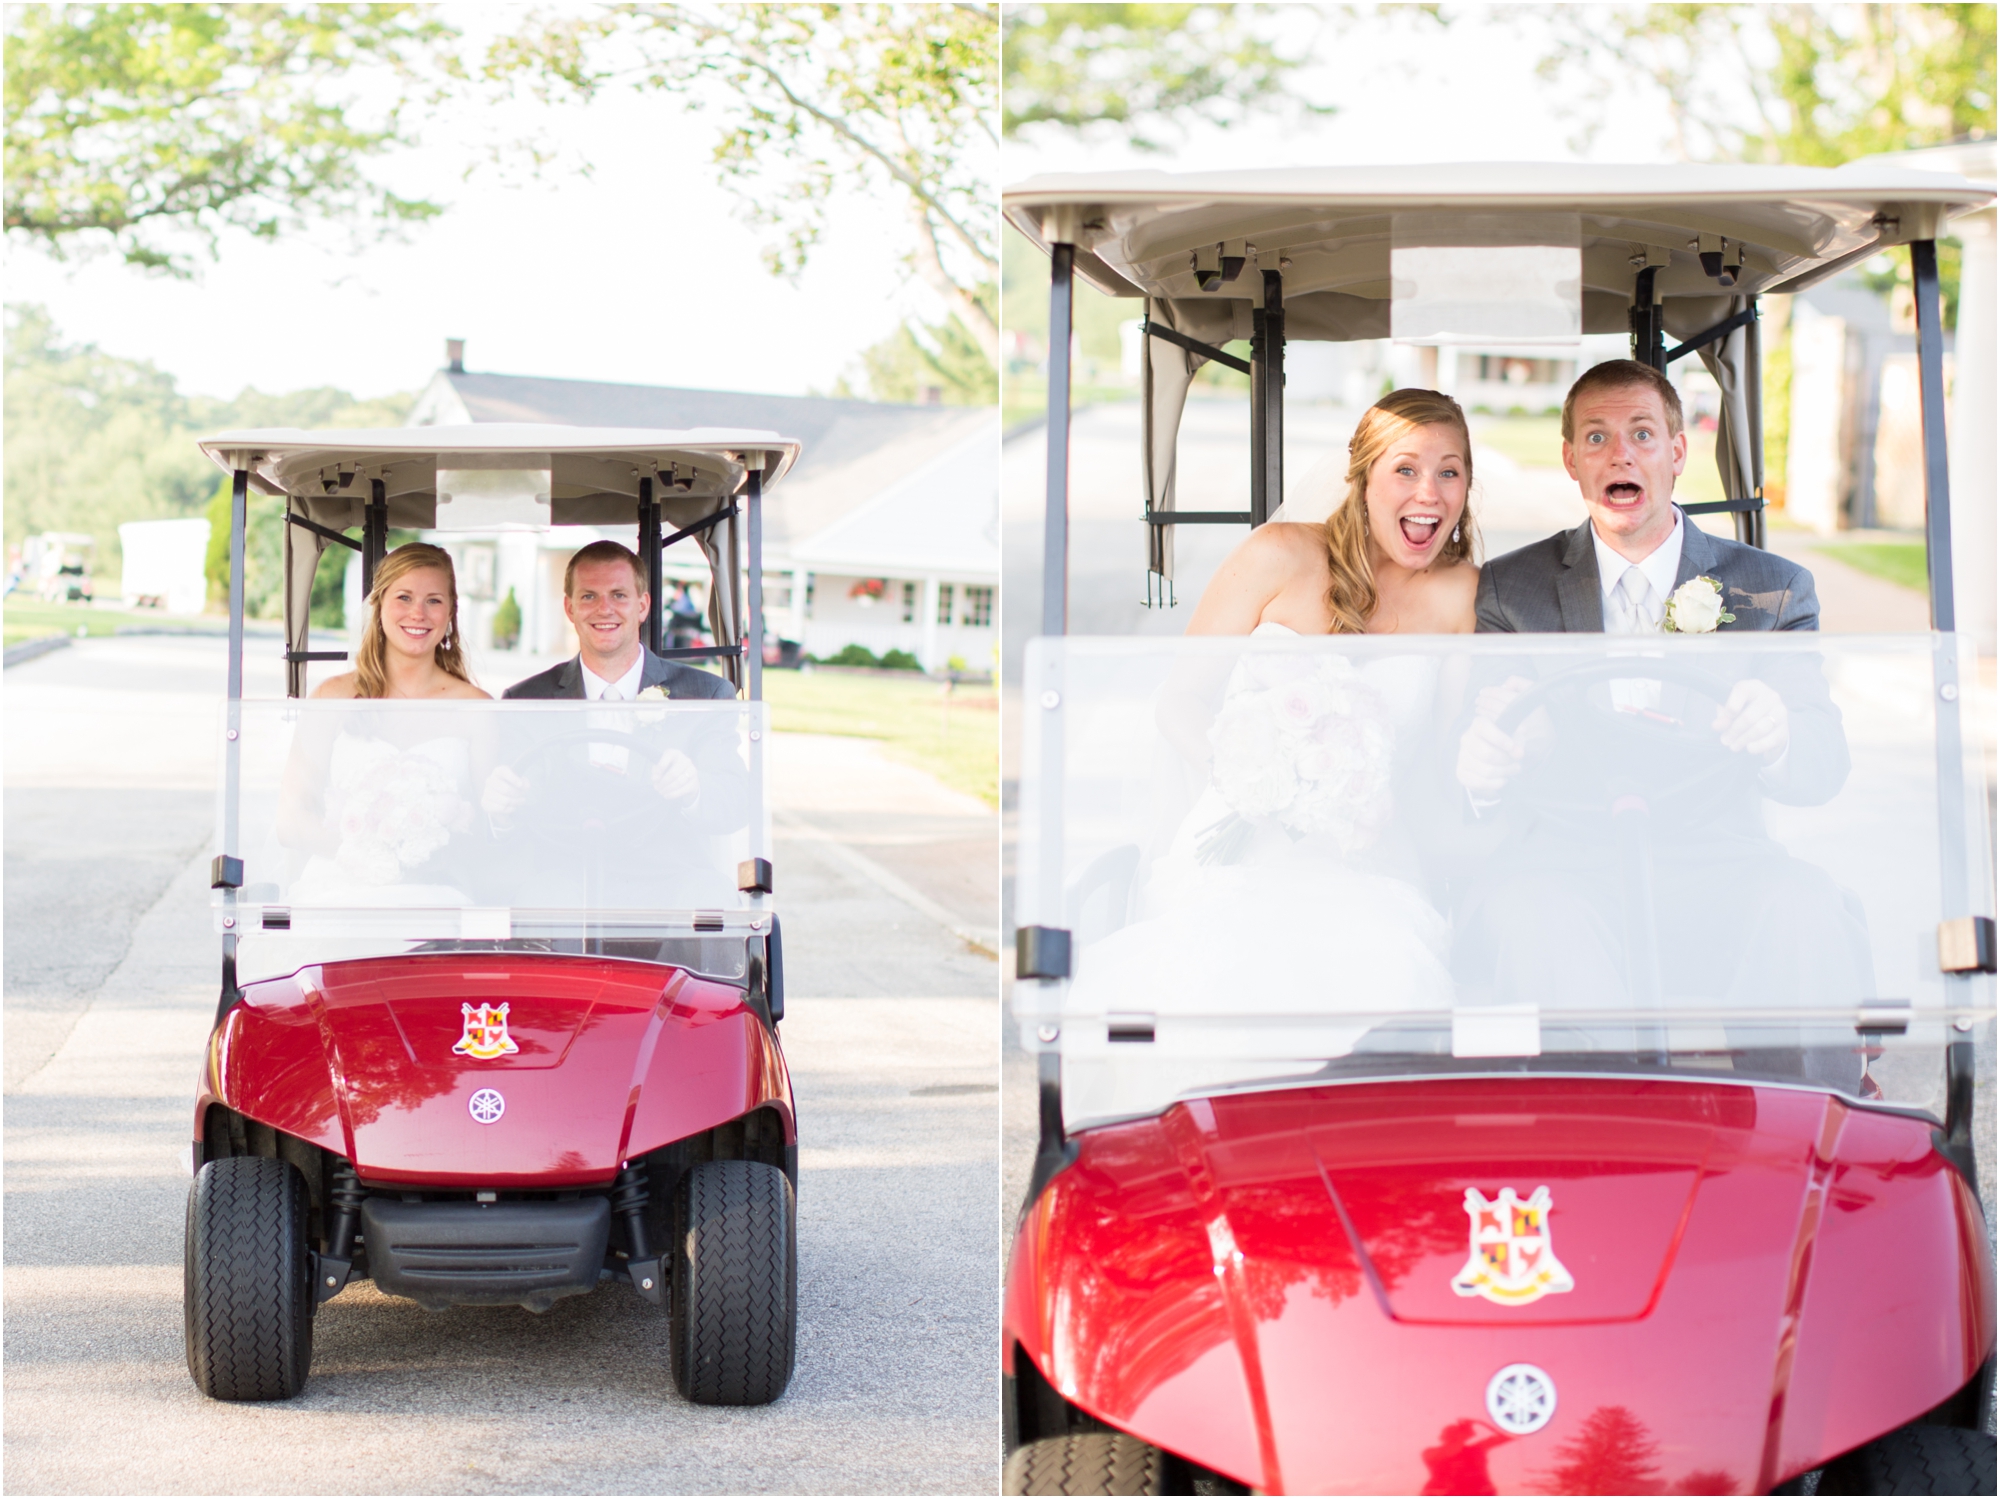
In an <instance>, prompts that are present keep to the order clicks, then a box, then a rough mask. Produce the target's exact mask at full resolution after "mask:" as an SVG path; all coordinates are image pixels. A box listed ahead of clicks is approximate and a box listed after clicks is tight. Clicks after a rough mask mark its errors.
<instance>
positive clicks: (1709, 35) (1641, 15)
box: [1533, 4, 1994, 166]
mask: <svg viewBox="0 0 2000 1499" xmlns="http://www.w3.org/2000/svg"><path fill="white" fill-rule="evenodd" d="M1533 24H1545V25H1546V26H1548V27H1549V28H1550V40H1549V46H1548V49H1547V51H1546V53H1545V55H1544V57H1543V60H1542V64H1541V72H1542V75H1543V77H1544V78H1545V79H1547V80H1548V81H1550V82H1551V83H1554V84H1556V85H1558V86H1559V87H1561V88H1562V89H1563V90H1564V92H1565V93H1566V94H1568V95H1570V96H1571V97H1577V96H1579V95H1580V96H1581V97H1582V99H1583V101H1584V103H1583V113H1584V115H1585V119H1586V136H1588V135H1589V134H1590V133H1592V132H1594V129H1595V123H1594V122H1593V121H1592V119H1591V117H1592V116H1593V115H1595V114H1598V113H1599V112H1601V111H1602V110H1604V109H1606V108H1608V107H1623V106H1624V105H1626V104H1627V103H1628V102H1629V100H1630V97H1631V93H1632V89H1633V87H1634V86H1635V85H1649V86H1650V87H1651V88H1653V89H1654V90H1656V91H1657V92H1659V93H1660V94H1662V95H1664V97H1665V99H1666V102H1667V106H1668V111H1669V116H1670V118H1671V120H1672V122H1673V132H1674V133H1673V140H1672V143H1671V144H1672V149H1673V151H1674V153H1675V154H1676V155H1677V156H1679V157H1680V158H1681V159H1683V160H1708V161H1750V162H1774V163H1775V162H1789V163H1795V164H1798V165H1801V166H1838V165H1839V164H1840V163H1841V162H1844V161H1851V160H1853V159H1854V158H1855V157H1857V156H1867V155H1872V154H1874V153H1877V152H1884V151H1907V150H1910V149H1912V148H1914V147H1918V146H1931V145H1938V144H1941V143H1943V142H1945V141H1950V140H1957V139H1962V138H1964V137H1967V136H1972V137H1975V138H1977V137H1981V136H1990V135H1992V133H1993V129H1994V7H1993V6H1992V5H1934V4H1911V5H1564V6H1554V7H1549V8H1547V10H1546V11H1542V12H1538V13H1537V15H1536V17H1535V18H1534V21H1533Z"/></svg>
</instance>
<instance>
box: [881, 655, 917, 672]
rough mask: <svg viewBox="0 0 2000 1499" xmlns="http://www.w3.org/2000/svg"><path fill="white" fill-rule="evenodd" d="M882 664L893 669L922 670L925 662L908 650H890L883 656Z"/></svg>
mask: <svg viewBox="0 0 2000 1499" xmlns="http://www.w3.org/2000/svg"><path fill="white" fill-rule="evenodd" d="M882 664H883V665H884V666H886V667H887V668H889V670H891V671H922V670H923V669H924V663H923V662H921V661H919V660H918V659H917V658H916V657H915V656H912V655H911V654H910V653H909V652H908V651H889V652H886V653H885V654H884V655H883V657H882Z"/></svg>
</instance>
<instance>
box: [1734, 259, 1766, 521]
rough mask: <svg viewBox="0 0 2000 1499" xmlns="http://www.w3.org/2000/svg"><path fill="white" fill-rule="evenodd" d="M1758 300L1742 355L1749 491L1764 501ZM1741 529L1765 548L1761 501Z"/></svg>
mask: <svg viewBox="0 0 2000 1499" xmlns="http://www.w3.org/2000/svg"><path fill="white" fill-rule="evenodd" d="M1761 316H1762V314H1761V313H1760V312H1759V311H1758V307H1757V299H1756V298H1755V297H1752V298H1751V299H1750V321H1749V322H1748V323H1746V324H1744V325H1743V357H1744V361H1745V362H1746V363H1747V364H1748V365H1749V369H1747V370H1746V371H1744V380H1743V397H1744V404H1746V405H1747V406H1748V407H1749V408H1750V493H1751V494H1753V495H1755V496H1756V497H1757V499H1758V500H1759V501H1760V502H1761V501H1762V500H1763V498H1764V325H1763V323H1762V322H1761V321H1760V318H1761ZM1737 525H1738V526H1739V527H1740V528H1741V529H1740V531H1739V533H1738V539H1739V540H1742V541H1747V542H1749V543H1750V545H1751V546H1753V547H1757V548H1758V549H1760V550H1761V549H1762V548H1763V545H1764V511H1763V507H1762V505H1761V504H1760V505H1759V506H1758V508H1757V509H1755V510H1751V511H1748V512H1746V513H1745V515H1744V516H1743V518H1742V519H1741V520H1740V521H1738V522H1737Z"/></svg>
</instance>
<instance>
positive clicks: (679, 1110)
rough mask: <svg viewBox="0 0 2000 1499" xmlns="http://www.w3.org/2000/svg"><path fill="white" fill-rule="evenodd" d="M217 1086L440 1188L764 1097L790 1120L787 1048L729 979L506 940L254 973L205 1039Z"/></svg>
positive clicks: (365, 1174) (593, 1150)
mask: <svg viewBox="0 0 2000 1499" xmlns="http://www.w3.org/2000/svg"><path fill="white" fill-rule="evenodd" d="M503 1007H504V1009H503ZM480 1095H486V1096H484V1097H482V1096H480ZM210 1098H215V1099H219V1100H220V1101H221V1102H223V1103H225V1104H227V1105H228V1106H229V1107H231V1108H233V1109H235V1110H236V1111H237V1112H238V1113H240V1114H243V1115H244V1116H245V1117H246V1118H249V1119H251V1120H254V1121H256V1122H258V1123H262V1124H269V1125H271V1126H272V1127H273V1128H275V1129H280V1130H283V1131H285V1132H286V1133H288V1134H293V1135H297V1136H299V1137H300V1138H301V1139H305V1140H309V1141H311V1142H312V1143H314V1144H316V1145H321V1146H323V1147H325V1148H326V1149H328V1150H331V1151H334V1152H335V1153H337V1154H339V1155H343V1156H346V1157H347V1158H348V1159H350V1160H352V1161H353V1162H354V1164H355V1167H356V1169H357V1170H358V1172H359V1173H360V1175H361V1178H362V1180H363V1181H364V1182H368V1183H371V1184H377V1185H382V1184H394V1183H408V1184H412V1185H416V1184H422V1185H428V1186H436V1187H463V1186H471V1185H478V1186H493V1187H539V1186H547V1187H560V1186H568V1185H582V1184H588V1183H594V1182H602V1181H606V1180H609V1179H610V1178H611V1177H612V1176H615V1175H616V1174H617V1171H618V1168H619V1166H620V1164H621V1163H622V1162H623V1161H624V1160H626V1159H628V1158H629V1157H631V1156H635V1155H641V1154H643V1153H645V1152H646V1151H649V1150H652V1149H654V1148H656V1147H658V1146H660V1145H664V1144H668V1143H670V1142H672V1141H674V1140H678V1139H683V1138H685V1137H686V1136H689V1135H692V1134H696V1133H698V1132H700V1131H701V1130H704V1129H708V1128H711V1127H713V1126H714V1125H717V1124H721V1123H724V1122H726V1121H728V1120H731V1119H734V1118H737V1117H739V1116H741V1115H743V1114H745V1113H748V1112H749V1111H750V1110H752V1109H755V1108H759V1107H763V1106H766V1105H770V1106H773V1107H775V1108H776V1109H777V1110H778V1112H779V1113H780V1114H781V1116H782V1117H783V1119H784V1123H785V1129H786V1133H787V1135H789V1134H790V1131H791V1117H792V1110H791V1089H790V1082H789V1080H788V1078H787V1076H786V1073H785V1066H784V1060H783V1058H782V1056H781V1055H780V1054H779V1051H778V1048H777V1045H776V1042H775V1040H774V1038H773V1037H772V1035H771V1033H770V1031H769V1029H768V1028H767V1027H766V1026H765V1025H764V1023H763V1021H762V1020H761V1019H760V1018H759V1017H758V1016H757V1015H756V1013H755V1012H753V1011H752V1010H751V1009H750V1008H749V1007H748V1005H747V1004H746V1003H745V1000H744V994H743V991H742V990H741V989H737V988H733V987H731V986H729V985H727V984H721V983H716V982H713V981H710V980H705V979H702V978H699V977H696V976H694V975H692V974H689V973H686V972H683V971H681V970H679V969H673V968H666V967H661V966H658V965H654V964H646V963H631V962H618V961H614V960H608V959H599V958H583V957H563V956H553V955H539V954H512V953H507V954H494V953H485V954H437V955H425V956H418V957H394V958H379V959H369V960H365V961H357V962H348V963H328V964H325V965H322V966H320V967H316V968H306V969H302V970H300V971H299V972H298V973H297V974H295V975H293V976H292V977H291V978H288V979H280V980H276V981H273V982H270V983H262V984H256V985H253V986H251V987H250V988H249V989H247V990H246V991H245V994H244V999H243V1002H242V1003H241V1004H239V1005H237V1006H236V1007H235V1008H234V1009H233V1010H231V1011H230V1013H229V1015H228V1016H227V1017H226V1019H225V1020H224V1022H223V1024H222V1025H221V1026H219V1027H218V1028H217V1030H216V1033H215V1036H214V1039H213V1040H212V1041H211V1043H210V1050H209V1058H208V1066H207V1072H206V1077H205V1078H204V1097H203V1103H204V1104H205V1103H206V1102H207V1101H208V1099H210Z"/></svg>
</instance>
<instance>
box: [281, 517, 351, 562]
mask: <svg viewBox="0 0 2000 1499" xmlns="http://www.w3.org/2000/svg"><path fill="white" fill-rule="evenodd" d="M285 519H286V520H287V521H288V522H289V523H290V524H292V525H294V526H297V527H299V528H300V529H301V530H305V531H310V532H312V533H313V535H315V536H321V537H324V538H326V540H328V541H337V542H339V543H340V544H341V545H342V546H344V547H353V548H354V550H355V551H357V552H359V551H362V550H363V547H362V545H361V543H360V542H358V541H356V540H355V539H354V538H353V537H352V536H343V535H341V534H340V532H338V531H336V530H334V529H333V528H332V527H331V526H322V525H321V524H320V523H319V522H318V521H312V520H307V519H306V518H305V517H304V516H303V515H299V514H297V513H296V512H294V511H291V510H287V511H286V512H285Z"/></svg>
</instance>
